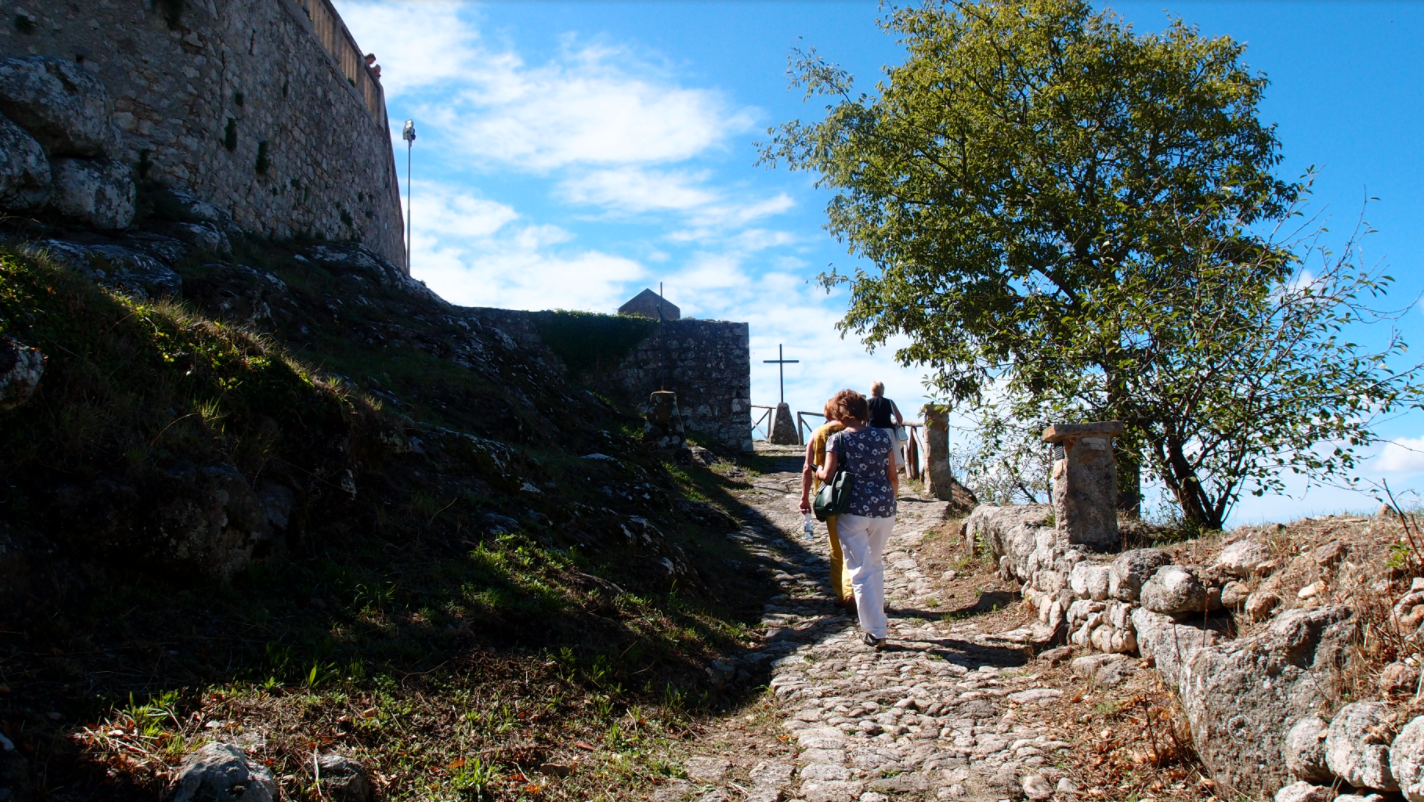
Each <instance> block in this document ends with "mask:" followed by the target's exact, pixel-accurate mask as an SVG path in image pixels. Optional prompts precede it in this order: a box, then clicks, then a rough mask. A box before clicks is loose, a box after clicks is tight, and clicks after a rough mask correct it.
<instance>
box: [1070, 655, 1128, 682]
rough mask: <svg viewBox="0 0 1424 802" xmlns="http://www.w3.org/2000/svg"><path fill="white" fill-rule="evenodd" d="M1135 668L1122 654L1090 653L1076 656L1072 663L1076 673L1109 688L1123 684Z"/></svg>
mask: <svg viewBox="0 0 1424 802" xmlns="http://www.w3.org/2000/svg"><path fill="white" fill-rule="evenodd" d="M1135 668H1136V667H1135V666H1134V665H1133V664H1132V663H1131V662H1130V661H1129V660H1128V659H1127V658H1126V657H1123V656H1122V655H1120V654H1090V655H1087V656H1085V657H1079V658H1076V659H1075V660H1074V661H1073V663H1072V669H1073V673H1074V674H1076V675H1077V676H1080V677H1082V678H1084V679H1087V680H1092V681H1093V682H1094V683H1096V684H1098V685H1101V686H1104V687H1108V688H1111V687H1113V686H1116V685H1121V684H1122V681H1123V680H1124V679H1126V675H1127V674H1130V673H1132V672H1133V671H1134V670H1135Z"/></svg>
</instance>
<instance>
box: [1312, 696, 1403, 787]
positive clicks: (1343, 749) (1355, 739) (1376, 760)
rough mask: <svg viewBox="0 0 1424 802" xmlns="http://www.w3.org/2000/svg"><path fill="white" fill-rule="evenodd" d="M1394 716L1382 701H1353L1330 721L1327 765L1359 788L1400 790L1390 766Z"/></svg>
mask: <svg viewBox="0 0 1424 802" xmlns="http://www.w3.org/2000/svg"><path fill="white" fill-rule="evenodd" d="M1393 739H1394V717H1393V716H1392V715H1390V712H1389V708H1387V707H1385V706H1384V705H1383V704H1380V703H1379V702H1351V703H1350V704H1348V705H1345V706H1344V707H1342V708H1340V710H1339V711H1338V712H1336V713H1335V717H1334V718H1333V719H1331V721H1330V730H1329V733H1328V734H1327V735H1326V737H1325V765H1327V766H1329V767H1330V770H1331V771H1332V772H1334V773H1335V774H1336V775H1337V776H1339V777H1340V778H1341V779H1342V780H1344V781H1345V782H1347V783H1349V784H1351V785H1353V786H1355V787H1356V788H1370V789H1373V790H1377V791H1398V790H1399V783H1397V782H1395V779H1394V774H1393V772H1391V771H1390V766H1389V757H1390V756H1389V745H1390V741H1392V740H1393Z"/></svg>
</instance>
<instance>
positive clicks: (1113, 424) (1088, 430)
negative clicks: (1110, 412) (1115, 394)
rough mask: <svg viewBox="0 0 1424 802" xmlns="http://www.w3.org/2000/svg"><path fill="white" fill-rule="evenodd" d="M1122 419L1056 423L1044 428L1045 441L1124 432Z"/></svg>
mask: <svg viewBox="0 0 1424 802" xmlns="http://www.w3.org/2000/svg"><path fill="white" fill-rule="evenodd" d="M1122 432H1123V425H1122V421H1119V420H1110V421H1099V422H1096V423H1055V424H1053V425H1052V426H1049V427H1048V428H1047V429H1044V430H1043V442H1045V443H1061V442H1063V441H1064V440H1069V439H1072V438H1077V437H1091V436H1093V435H1098V436H1102V435H1114V434H1122Z"/></svg>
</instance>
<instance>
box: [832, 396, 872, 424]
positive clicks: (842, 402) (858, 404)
mask: <svg viewBox="0 0 1424 802" xmlns="http://www.w3.org/2000/svg"><path fill="white" fill-rule="evenodd" d="M831 403H833V404H835V406H836V418H837V419H838V420H845V419H846V418H850V419H852V420H857V421H860V422H861V423H865V421H866V419H867V418H869V417H870V402H868V401H866V400H865V396H863V395H861V394H860V393H857V392H856V391H854V390H850V389H846V390H841V391H840V392H839V393H836V396H835V398H832V399H831Z"/></svg>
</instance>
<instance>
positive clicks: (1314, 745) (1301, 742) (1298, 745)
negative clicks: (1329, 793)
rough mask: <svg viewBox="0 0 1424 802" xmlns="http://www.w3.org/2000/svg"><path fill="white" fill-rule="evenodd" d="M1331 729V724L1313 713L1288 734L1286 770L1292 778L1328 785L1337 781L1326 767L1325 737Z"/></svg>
mask: <svg viewBox="0 0 1424 802" xmlns="http://www.w3.org/2000/svg"><path fill="white" fill-rule="evenodd" d="M1329 729H1330V725H1329V724H1326V723H1325V721H1324V720H1322V719H1321V718H1320V716H1317V715H1315V714H1313V713H1312V714H1311V715H1308V716H1305V717H1304V718H1302V719H1301V720H1300V721H1297V722H1296V723H1295V726H1293V727H1291V728H1290V731H1289V732H1287V733H1286V743H1285V753H1286V770H1287V771H1289V772H1290V773H1291V776H1292V777H1296V778H1298V779H1301V780H1305V781H1307V782H1312V783H1327V784H1328V783H1329V782H1330V781H1332V780H1333V779H1335V775H1334V774H1331V773H1330V768H1329V767H1328V766H1326V765H1325V735H1326V733H1327V732H1329Z"/></svg>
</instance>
